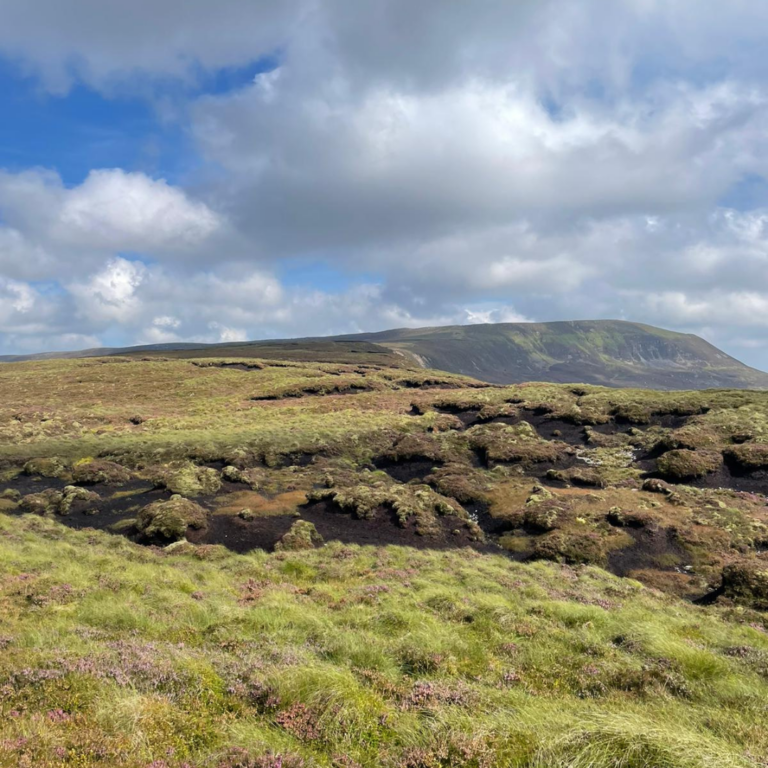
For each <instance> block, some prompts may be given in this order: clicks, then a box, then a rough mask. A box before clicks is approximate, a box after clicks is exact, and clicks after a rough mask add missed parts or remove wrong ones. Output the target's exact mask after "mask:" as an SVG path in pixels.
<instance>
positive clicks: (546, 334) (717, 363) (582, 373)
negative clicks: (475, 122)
mask: <svg viewBox="0 0 768 768" xmlns="http://www.w3.org/2000/svg"><path fill="white" fill-rule="evenodd" d="M158 354H159V355H162V356H164V357H170V358H194V357H220V356H228V357H260V358H267V359H288V360H297V361H304V362H350V363H352V362H360V363H370V364H374V363H380V364H385V365H390V366H392V365H394V366H397V365H403V364H404V363H405V361H406V360H407V361H409V362H410V363H411V364H414V363H415V364H417V365H420V366H422V367H425V368H433V369H438V370H443V371H449V372H451V373H458V374H462V375H465V376H473V377H475V378H477V379H480V380H482V381H487V382H490V383H495V384H515V383H521V382H524V381H543V382H557V383H583V384H598V385H603V386H609V387H640V388H648V389H671V390H676V389H677V390H679V389H708V388H734V389H768V374H766V373H763V372H762V371H758V370H756V369H754V368H750V367H748V366H746V365H744V364H743V363H740V362H739V361H738V360H736V359H734V358H732V357H730V356H729V355H726V354H725V353H724V352H722V351H721V350H719V349H717V348H716V347H714V346H713V345H712V344H709V343H708V342H706V341H704V340H703V339H701V338H699V337H698V336H693V335H690V334H682V333H674V332H672V331H666V330H663V329H661V328H654V327H652V326H649V325H641V324H639V323H628V322H623V321H614V320H594V321H592V320H584V321H578V322H557V323H499V324H489V325H460V326H444V327H436V328H401V329H396V330H391V331H381V332H378V333H364V334H354V335H350V336H331V337H327V338H308V339H288V340H275V341H251V342H232V343H227V344H182V343H179V344H158V345H145V346H139V347H127V348H123V349H92V350H84V351H82V352H64V353H44V354H40V355H26V356H24V355H22V356H6V357H0V362H22V361H25V360H34V359H39V360H46V359H57V358H79V357H96V356H103V355H158ZM404 358H405V359H404Z"/></svg>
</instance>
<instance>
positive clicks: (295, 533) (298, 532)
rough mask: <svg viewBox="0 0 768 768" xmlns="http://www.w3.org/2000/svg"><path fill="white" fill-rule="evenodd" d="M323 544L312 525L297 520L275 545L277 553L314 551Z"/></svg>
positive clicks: (305, 521) (321, 538)
mask: <svg viewBox="0 0 768 768" xmlns="http://www.w3.org/2000/svg"><path fill="white" fill-rule="evenodd" d="M324 543H325V541H324V539H323V537H322V536H321V535H320V534H319V533H318V532H317V528H315V526H314V524H313V523H310V522H308V521H307V520H297V521H296V522H295V523H294V524H293V525H292V526H291V529H290V530H289V531H288V533H286V534H285V535H284V536H283V537H282V538H281V539H280V541H278V542H277V544H275V550H276V551H278V552H283V551H285V552H295V551H298V550H302V549H315V547H320V546H322V545H323V544H324Z"/></svg>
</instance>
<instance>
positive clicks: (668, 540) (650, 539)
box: [608, 528, 686, 576]
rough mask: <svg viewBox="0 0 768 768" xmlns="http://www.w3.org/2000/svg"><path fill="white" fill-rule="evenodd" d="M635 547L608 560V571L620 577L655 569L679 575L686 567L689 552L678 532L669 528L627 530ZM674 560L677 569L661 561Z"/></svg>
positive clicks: (610, 556) (611, 556)
mask: <svg viewBox="0 0 768 768" xmlns="http://www.w3.org/2000/svg"><path fill="white" fill-rule="evenodd" d="M624 530H626V532H627V533H628V534H629V535H630V536H632V538H633V539H634V540H635V543H634V544H632V546H629V547H624V548H623V549H617V550H615V551H613V552H611V553H610V554H609V556H608V570H609V571H610V572H611V573H615V574H616V575H617V576H627V575H629V574H630V573H631V572H632V571H637V570H642V569H646V568H652V569H654V570H656V571H676V570H679V567H680V566H681V565H685V563H686V560H685V558H686V553H685V550H684V549H683V548H682V547H681V546H680V544H679V543H678V541H677V536H676V534H675V531H674V530H672V529H668V528H625V529H624ZM669 556H672V557H674V558H676V559H677V563H678V564H677V565H665V564H664V563H663V561H660V560H659V558H664V557H669Z"/></svg>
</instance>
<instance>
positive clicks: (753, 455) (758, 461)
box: [724, 443, 768, 472]
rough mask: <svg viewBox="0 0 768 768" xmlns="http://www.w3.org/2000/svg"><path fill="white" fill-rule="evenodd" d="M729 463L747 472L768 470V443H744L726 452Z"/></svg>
mask: <svg viewBox="0 0 768 768" xmlns="http://www.w3.org/2000/svg"><path fill="white" fill-rule="evenodd" d="M724 455H725V459H726V461H728V462H729V463H732V464H735V465H736V466H737V467H739V468H741V469H743V470H746V471H750V472H751V471H755V470H758V469H766V468H768V443H744V444H743V445H734V446H732V447H730V448H727V449H726V450H725V454H724Z"/></svg>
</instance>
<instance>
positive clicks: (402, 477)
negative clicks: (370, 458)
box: [373, 458, 443, 483]
mask: <svg viewBox="0 0 768 768" xmlns="http://www.w3.org/2000/svg"><path fill="white" fill-rule="evenodd" d="M373 465H374V467H376V469H379V470H381V471H382V472H386V473H387V474H388V475H389V476H390V477H391V478H392V479H393V480H397V481H398V482H399V483H409V482H411V480H417V481H418V482H420V483H423V482H425V480H426V478H427V477H428V476H429V475H431V474H432V471H433V470H434V468H435V467H441V466H442V465H443V462H442V461H438V460H436V459H421V458H416V459H397V460H396V459H388V458H378V459H375V460H374V462H373Z"/></svg>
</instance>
